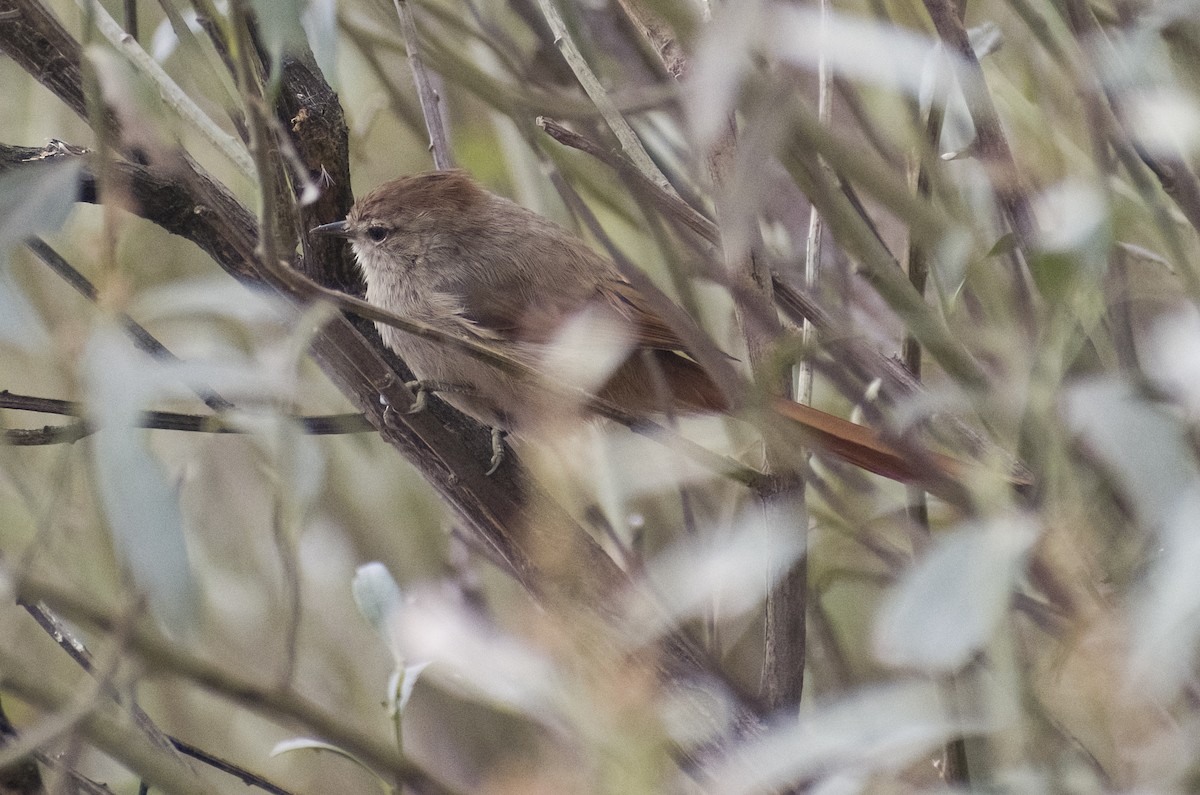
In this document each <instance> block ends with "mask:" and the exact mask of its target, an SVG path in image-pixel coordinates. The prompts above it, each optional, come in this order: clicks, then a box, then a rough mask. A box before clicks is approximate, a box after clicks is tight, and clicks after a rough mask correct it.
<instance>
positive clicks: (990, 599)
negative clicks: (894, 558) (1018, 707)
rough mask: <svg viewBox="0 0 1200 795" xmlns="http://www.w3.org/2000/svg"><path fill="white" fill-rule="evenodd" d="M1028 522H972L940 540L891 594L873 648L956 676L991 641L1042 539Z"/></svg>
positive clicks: (895, 661) (889, 659)
mask: <svg viewBox="0 0 1200 795" xmlns="http://www.w3.org/2000/svg"><path fill="white" fill-rule="evenodd" d="M1037 537H1038V534H1037V530H1036V528H1035V527H1034V526H1033V524H1032V523H1031V522H1030V521H1029V520H1027V519H1025V518H1023V517H1001V518H995V519H991V520H988V521H987V522H985V523H981V524H975V525H967V526H966V527H964V528H963V529H961V530H958V531H956V532H954V533H953V534H951V535H950V536H949V537H947V538H945V539H944V540H942V541H940V542H939V543H938V544H937V545H936V546H935V547H934V549H933V551H932V552H931V553H930V554H929V555H928V556H927V557H926V558H925V559H924V560H923V561H921V562H920V564H918V565H917V567H916V568H915V569H914V570H913V571H911V572H910V573H909V574H908V576H906V577H905V578H904V579H903V580H902V581H901V583H900V585H899V586H898V587H897V588H895V589H894V590H893V592H892V593H891V594H890V596H889V598H888V600H887V601H886V603H885V604H884V607H883V609H882V610H881V611H880V613H879V616H878V617H877V619H876V622H875V650H876V653H877V654H878V655H879V657H880V659H881V660H883V661H884V662H886V663H889V664H891V665H895V666H903V667H909V668H917V669H920V670H924V671H940V672H951V671H954V670H957V669H959V668H961V667H962V666H963V665H965V664H966V663H967V662H968V661H969V660H970V659H971V657H972V656H973V655H974V654H975V653H976V652H978V651H979V650H980V649H982V648H983V646H984V645H985V644H986V643H987V642H988V640H989V639H990V638H991V635H992V633H993V631H994V630H995V628H996V625H997V624H998V623H999V622H1000V620H1001V619H1002V618H1003V617H1004V613H1005V611H1006V610H1007V609H1008V604H1009V600H1010V598H1011V592H1012V587H1013V583H1014V581H1015V580H1016V578H1017V576H1018V574H1019V573H1020V570H1021V566H1022V564H1023V563H1024V559H1025V554H1026V553H1027V552H1028V551H1029V548H1030V547H1031V546H1032V545H1033V543H1034V541H1036V540H1037Z"/></svg>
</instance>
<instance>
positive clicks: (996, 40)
mask: <svg viewBox="0 0 1200 795" xmlns="http://www.w3.org/2000/svg"><path fill="white" fill-rule="evenodd" d="M967 38H968V39H970V41H971V49H972V50H974V51H975V57H976V58H978V59H979V60H981V61H982V60H983V59H984V58H986V57H987V56H989V55H991V54H992V53H994V52H995V51H996V50H998V49H1000V45H1001V44H1003V43H1004V34H1003V32H1002V31H1001V30H1000V26H999V25H997V24H996V23H995V22H992V21H990V20H989V21H986V22H984V23H983V24H981V25H976V26H975V27H973V28H969V29H968V30H967Z"/></svg>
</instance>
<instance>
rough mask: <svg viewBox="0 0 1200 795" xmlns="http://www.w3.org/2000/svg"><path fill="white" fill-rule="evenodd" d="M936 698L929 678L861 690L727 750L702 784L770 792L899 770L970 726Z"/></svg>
mask: <svg viewBox="0 0 1200 795" xmlns="http://www.w3.org/2000/svg"><path fill="white" fill-rule="evenodd" d="M940 701H941V699H940V698H939V695H938V692H937V690H936V689H935V687H934V686H933V685H932V684H931V683H928V682H900V683H897V684H891V685H884V686H881V687H875V688H868V689H864V690H860V691H858V692H856V693H852V694H851V695H850V696H848V697H847V698H844V699H841V700H840V701H836V702H833V703H832V704H829V705H827V706H824V707H819V708H817V709H815V710H813V711H812V712H811V713H810V714H806V715H803V716H802V717H801V719H800V720H799V721H798V722H797V723H795V724H785V725H782V726H778V727H776V728H774V729H772V730H770V731H768V732H767V733H766V734H765V735H764V736H762V737H756V738H754V739H752V740H750V741H749V742H746V743H744V744H742V745H740V746H737V747H735V748H733V749H732V750H730V751H729V753H728V754H726V755H725V757H724V758H722V759H720V760H719V761H718V762H716V763H715V764H713V765H712V766H711V768H710V769H709V770H708V771H707V776H706V779H707V780H706V781H705V785H706V786H705V788H706V790H707V791H711V792H720V793H722V794H723V795H752V794H753V793H773V792H778V791H779V790H780V789H785V788H786V787H787V786H788V785H789V784H797V783H801V782H809V781H810V780H816V781H817V782H820V781H822V780H823V779H828V780H829V781H830V782H831V784H833V783H838V782H841V781H845V780H846V779H845V778H844V777H845V776H847V775H851V774H853V773H860V772H861V773H867V772H869V771H873V770H888V769H899V768H900V767H902V766H903V765H905V764H906V763H908V762H910V761H911V760H913V759H915V758H916V757H917V756H918V755H920V754H923V753H925V752H927V751H929V750H930V749H932V748H935V747H937V746H938V745H940V744H942V743H944V742H945V741H946V740H948V739H950V738H951V737H954V736H956V735H958V734H960V733H962V732H963V731H964V730H967V729H970V728H972V727H971V726H968V725H965V724H964V723H963V722H962V721H961V720H958V721H956V720H952V719H951V718H950V717H948V716H947V715H946V714H945V711H944V710H943V709H942V707H941V704H940ZM973 728H975V729H978V726H976V727H973ZM852 780H857V777H856V776H854V777H853V778H852Z"/></svg>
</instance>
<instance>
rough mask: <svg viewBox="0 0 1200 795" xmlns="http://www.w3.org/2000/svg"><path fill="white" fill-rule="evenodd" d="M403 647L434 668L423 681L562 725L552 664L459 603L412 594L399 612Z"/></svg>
mask: <svg viewBox="0 0 1200 795" xmlns="http://www.w3.org/2000/svg"><path fill="white" fill-rule="evenodd" d="M400 618H401V620H400V627H401V638H402V643H403V648H404V650H405V652H406V655H407V656H408V657H410V658H415V659H422V660H429V661H430V662H436V663H437V665H435V666H433V667H432V668H430V670H429V673H428V674H426V677H433V678H434V679H436V680H437V682H438V683H440V684H441V686H442V687H444V688H446V689H449V690H453V691H454V692H457V693H461V694H462V695H464V696H466V697H468V698H472V699H476V700H480V701H482V702H484V703H487V704H490V705H492V706H495V707H502V708H505V709H511V710H516V711H518V712H521V713H523V714H525V715H527V716H528V717H530V718H533V719H534V720H537V721H540V722H542V723H544V724H547V725H557V724H559V723H561V721H562V719H563V718H562V716H563V712H564V708H565V707H564V705H565V701H566V698H567V693H568V690H567V689H566V687H565V683H564V682H563V677H562V675H561V674H560V673H559V671H558V670H557V669H556V668H555V665H554V663H553V662H552V661H551V660H550V659H548V658H547V657H546V656H545V655H544V654H542V653H541V652H540V651H539V650H537V649H536V648H534V647H533V646H531V645H530V644H528V643H526V642H524V641H522V640H521V639H520V638H518V637H515V636H512V635H507V634H504V633H501V632H499V631H498V630H497V629H496V628H495V627H492V626H490V625H488V624H486V623H484V622H483V621H482V620H480V619H479V617H478V616H476V615H474V614H472V613H471V612H470V611H469V610H467V609H466V608H465V607H463V606H462V605H461V604H457V603H455V602H454V601H452V600H451V599H449V598H447V597H445V596H443V595H441V594H439V593H435V592H432V591H430V592H425V593H422V594H419V595H417V596H416V597H415V598H414V599H413V600H412V602H411V603H410V604H409V605H407V606H406V608H405V610H404V611H403V612H402V613H401V617H400Z"/></svg>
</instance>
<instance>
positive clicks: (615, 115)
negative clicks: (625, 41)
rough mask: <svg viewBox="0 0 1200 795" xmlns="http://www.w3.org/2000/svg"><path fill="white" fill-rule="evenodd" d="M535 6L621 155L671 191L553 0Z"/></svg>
mask: <svg viewBox="0 0 1200 795" xmlns="http://www.w3.org/2000/svg"><path fill="white" fill-rule="evenodd" d="M538 6H539V7H540V8H541V9H542V16H544V17H545V18H546V24H548V25H549V26H550V31H551V32H552V33H553V34H554V43H555V44H556V45H557V46H558V50H559V52H561V53H562V56H563V58H565V59H566V61H567V64H568V65H569V66H570V67H571V71H573V72H574V73H575V78H576V79H577V80H578V81H579V84H580V85H581V86H583V90H584V91H585V92H586V93H587V95H588V97H589V98H591V100H592V102H593V103H595V105H596V109H597V110H599V111H600V115H601V116H602V117H603V118H604V121H605V123H606V124H608V127H609V129H610V130H612V131H613V134H614V135H616V136H617V140H618V141H620V143H621V148H622V149H623V150H624V151H625V156H626V157H628V158H629V160H630V161H631V162H632V163H633V164H634V166H635V167H636V168H637V169H638V170H639V171H640V172H642V174H643V175H644V176H645V177H646V178H648V179H649V180H650V181H652V182H654V183H655V184H656V185H658V186H659V187H660V188H662V189H663V190H665V191H668V192H669V191H672V190H674V189H673V188H672V187H671V183H670V182H668V181H667V178H666V176H665V175H664V174H663V173H662V171H660V170H659V168H658V166H656V165H655V164H654V161H653V160H651V159H650V155H649V154H648V153H647V152H646V149H645V147H643V146H642V142H641V140H640V139H639V138H638V137H637V133H635V132H634V131H633V128H632V127H630V126H629V122H627V121H625V117H624V116H622V115H621V112H620V111H619V110H617V106H616V105H615V104H613V101H612V98H611V97H609V95H608V90H607V89H606V88H605V87H604V86H603V84H601V82H600V78H598V77H596V73H595V72H593V71H592V67H591V66H589V65H588V62H587V59H585V58H584V57H583V53H581V52H580V51H579V47H577V46H576V44H575V40H574V39H572V38H571V32H570V31H569V30H567V23H566V22H564V21H563V18H562V15H561V14H560V13H559V12H558V8H556V7H555V5H554V2H553V0H538Z"/></svg>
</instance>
